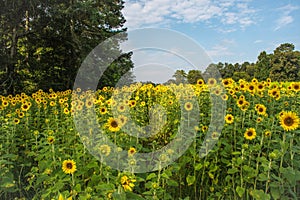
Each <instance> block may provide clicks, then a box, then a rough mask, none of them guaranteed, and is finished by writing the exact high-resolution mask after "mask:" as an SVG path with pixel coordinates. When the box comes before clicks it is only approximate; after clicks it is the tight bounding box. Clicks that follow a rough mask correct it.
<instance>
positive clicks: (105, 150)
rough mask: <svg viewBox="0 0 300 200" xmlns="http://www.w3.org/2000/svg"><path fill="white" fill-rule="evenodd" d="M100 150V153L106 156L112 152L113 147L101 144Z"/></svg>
mask: <svg viewBox="0 0 300 200" xmlns="http://www.w3.org/2000/svg"><path fill="white" fill-rule="evenodd" d="M99 150H100V154H101V155H105V156H108V155H109V154H110V152H111V148H110V146H108V145H107V144H103V145H101V146H100V147H99Z"/></svg>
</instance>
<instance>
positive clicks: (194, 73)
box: [187, 69, 202, 84]
mask: <svg viewBox="0 0 300 200" xmlns="http://www.w3.org/2000/svg"><path fill="white" fill-rule="evenodd" d="M200 78H202V75H201V71H200V70H194V69H193V70H190V71H189V72H188V74H187V81H188V82H189V83H190V84H195V83H197V80H198V79H200Z"/></svg>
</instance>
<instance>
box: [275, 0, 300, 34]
mask: <svg viewBox="0 0 300 200" xmlns="http://www.w3.org/2000/svg"><path fill="white" fill-rule="evenodd" d="M298 9H299V7H298V6H293V5H291V4H288V5H285V6H283V7H280V8H277V9H276V10H277V11H279V12H280V13H281V15H280V17H279V19H277V20H276V27H275V29H274V31H277V30H279V29H281V28H283V27H284V26H286V25H288V24H291V23H292V22H293V21H294V18H293V17H292V16H291V13H292V12H293V11H295V10H298Z"/></svg>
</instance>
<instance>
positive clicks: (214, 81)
mask: <svg viewBox="0 0 300 200" xmlns="http://www.w3.org/2000/svg"><path fill="white" fill-rule="evenodd" d="M216 84H217V81H216V79H214V78H209V79H208V81H207V85H208V86H214V85H216Z"/></svg>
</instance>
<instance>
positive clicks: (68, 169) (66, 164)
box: [62, 159, 76, 174]
mask: <svg viewBox="0 0 300 200" xmlns="http://www.w3.org/2000/svg"><path fill="white" fill-rule="evenodd" d="M62 170H63V171H64V173H66V174H73V173H74V172H75V171H76V162H75V161H74V160H70V159H68V160H64V161H63V163H62Z"/></svg>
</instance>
